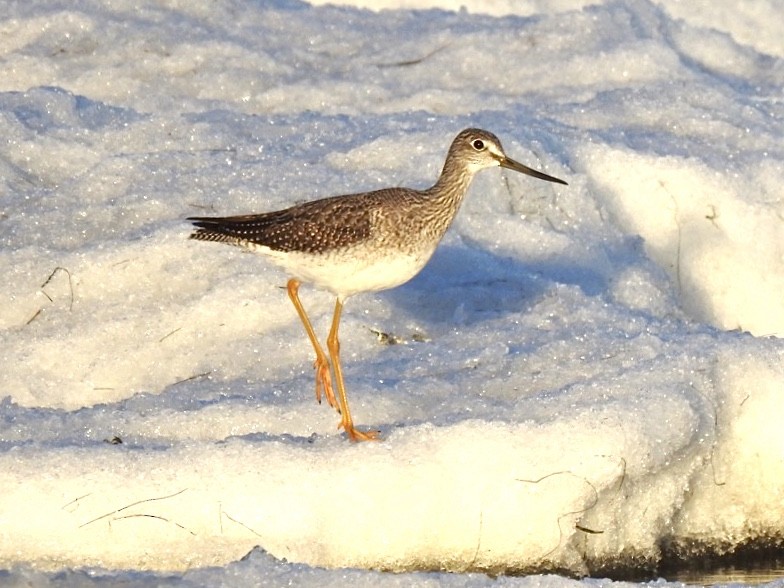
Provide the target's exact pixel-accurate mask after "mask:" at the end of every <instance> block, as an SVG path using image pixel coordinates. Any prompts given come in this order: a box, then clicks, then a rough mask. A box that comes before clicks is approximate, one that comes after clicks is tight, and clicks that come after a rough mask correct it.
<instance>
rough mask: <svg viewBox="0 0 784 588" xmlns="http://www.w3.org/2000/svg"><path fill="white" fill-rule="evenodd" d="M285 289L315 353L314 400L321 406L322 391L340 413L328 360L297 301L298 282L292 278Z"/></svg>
mask: <svg viewBox="0 0 784 588" xmlns="http://www.w3.org/2000/svg"><path fill="white" fill-rule="evenodd" d="M286 289H287V290H288V293H289V298H291V302H292V303H293V304H294V308H296V309H297V314H298V315H299V318H300V320H301V321H302V324H303V325H305V331H306V332H307V333H308V338H309V339H310V342H311V343H312V344H313V349H314V350H315V351H316V362H315V364H314V367H315V368H316V400H317V401H318V403H319V404H321V390H322V389H323V390H324V395H325V396H326V397H327V402H328V403H329V405H330V406H331V407H332V408H334V409H335V410H337V411H338V412H340V405H339V404H338V402H337V399H336V398H335V392H334V391H333V389H332V374H331V373H330V370H329V359H327V355H326V353H324V350H323V349H322V348H321V345H320V344H319V342H318V339H317V338H316V333H315V332H314V331H313V325H311V324H310V319H309V318H308V315H307V313H306V312H305V309H304V308H303V306H302V303H301V302H300V301H299V282H298V281H297V280H295V279H293V278H292V279H291V280H289V282H288V284H287V285H286Z"/></svg>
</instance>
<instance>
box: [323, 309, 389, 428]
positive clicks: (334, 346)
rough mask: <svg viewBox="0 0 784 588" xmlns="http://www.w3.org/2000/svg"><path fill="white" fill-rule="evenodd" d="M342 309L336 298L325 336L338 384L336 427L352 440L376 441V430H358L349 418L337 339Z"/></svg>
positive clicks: (349, 412) (349, 413)
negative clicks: (338, 418) (339, 419)
mask: <svg viewBox="0 0 784 588" xmlns="http://www.w3.org/2000/svg"><path fill="white" fill-rule="evenodd" d="M342 311H343V303H342V302H341V301H340V298H338V300H337V302H335V315H334V316H333V317H332V328H331V329H330V330H329V337H327V349H328V350H329V356H330V358H331V359H332V369H333V370H334V371H335V382H337V385H338V396H340V414H341V421H340V425H338V427H343V429H344V430H345V431H346V435H348V438H349V439H351V440H352V441H376V440H378V431H359V430H358V429H355V428H354V421H353V420H352V419H351V411H350V410H349V408H348V397H347V396H346V386H345V385H344V383H343V370H342V369H341V367H340V341H339V340H338V326H339V325H340V313H341V312H342Z"/></svg>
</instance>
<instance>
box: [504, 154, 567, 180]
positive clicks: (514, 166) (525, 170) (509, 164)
mask: <svg viewBox="0 0 784 588" xmlns="http://www.w3.org/2000/svg"><path fill="white" fill-rule="evenodd" d="M501 167H505V168H506V169H511V170H514V171H516V172H520V173H521V174H525V175H527V176H533V177H535V178H539V179H540V180H545V181H547V182H555V183H556V184H563V185H564V186H568V185H569V184H567V183H566V182H564V181H563V180H559V179H558V178H554V177H553V176H548V175H547V174H543V173H542V172H539V171H536V170H535V169H531V168H530V167H528V166H526V165H523V164H522V163H517V162H516V161H515V160H514V159H509V158H508V157H504V158H503V159H502V160H501Z"/></svg>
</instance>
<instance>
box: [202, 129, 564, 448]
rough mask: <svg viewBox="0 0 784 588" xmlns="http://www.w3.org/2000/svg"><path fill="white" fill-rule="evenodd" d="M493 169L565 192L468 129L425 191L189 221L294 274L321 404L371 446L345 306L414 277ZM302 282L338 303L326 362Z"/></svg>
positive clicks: (489, 137)
mask: <svg viewBox="0 0 784 588" xmlns="http://www.w3.org/2000/svg"><path fill="white" fill-rule="evenodd" d="M497 166H500V167H503V168H506V169H510V170H513V171H516V172H520V173H523V174H526V175H529V176H533V177H534V178H538V179H540V180H546V181H548V182H555V183H558V184H564V185H566V182H564V181H563V180H559V179H558V178H554V177H552V176H548V175H547V174H544V173H542V172H539V171H536V170H534V169H531V168H530V167H526V166H525V165H523V164H521V163H518V162H516V161H514V160H513V159H510V158H509V157H507V156H506V154H505V153H504V149H503V147H502V146H501V142H500V141H499V140H498V137H496V136H495V135H494V134H492V133H490V132H488V131H483V130H481V129H466V130H464V131H462V132H460V133H459V134H458V135H457V137H455V139H454V141H453V142H452V145H451V147H450V148H449V152H448V153H447V156H446V162H445V163H444V168H443V171H442V172H441V175H440V176H439V178H438V181H437V182H436V183H435V184H434V185H433V186H432V187H431V188H428V189H426V190H414V189H411V188H384V189H381V190H375V191H372V192H361V193H358V194H346V195H342V196H333V197H330V198H323V199H320V200H313V201H311V202H306V203H304V204H298V205H296V206H292V207H291V208H286V209H284V210H277V211H274V212H263V213H261V214H248V215H242V216H228V217H190V218H188V220H189V221H191V222H193V224H194V225H195V226H196V227H197V229H196V230H195V231H194V232H193V233H192V234H191V235H190V237H191V239H198V240H201V241H217V242H221V243H228V244H231V245H237V246H240V247H244V248H246V249H249V250H251V251H257V252H259V253H263V254H264V255H266V256H267V257H269V259H270V260H271V261H272V262H273V263H275V264H277V265H279V266H281V267H282V268H283V269H284V270H285V271H286V272H287V273H288V274H289V276H291V277H290V279H289V280H288V286H287V289H288V295H289V298H290V299H291V302H292V303H293V304H294V308H295V309H296V310H297V314H298V315H299V318H300V320H301V321H302V324H303V325H304V326H305V331H306V333H307V335H308V338H309V339H310V342H311V344H312V345H313V349H314V350H315V352H316V361H315V365H314V367H315V371H316V400H317V401H318V402H319V403H320V402H321V395H322V391H323V393H324V396H325V397H326V399H327V402H328V403H329V405H330V406H331V407H333V408H334V409H335V410H337V411H338V412H339V413H340V415H341V420H340V423H339V425H338V427H339V428H340V427H342V428H343V430H344V431H345V432H346V435H347V436H348V438H349V439H351V440H352V441H368V440H374V439H377V438H378V434H379V433H378V431H372V430H371V431H362V430H359V429H357V428H355V427H354V421H353V420H352V418H351V411H350V409H349V405H348V398H347V396H346V389H345V384H344V382H343V371H342V368H341V364H340V341H339V339H338V326H339V324H340V315H341V312H342V311H343V304H344V303H345V301H346V300H347V299H348V298H349V297H351V296H353V295H355V294H359V293H361V292H376V291H379V290H386V289H388V288H394V287H395V286H399V285H401V284H403V283H404V282H407V281H408V280H410V279H411V278H413V277H414V276H415V275H417V274H418V273H419V271H420V270H421V269H422V268H423V267H424V265H425V264H426V263H427V261H428V260H429V259H430V257H431V255H433V252H434V251H435V249H436V247H437V246H438V243H439V242H440V241H441V238H442V237H443V236H444V233H445V232H446V230H447V229H448V228H449V225H450V224H451V223H452V220H453V219H454V218H455V214H457V211H458V209H459V208H460V204H461V203H462V201H463V197H464V196H465V194H466V192H467V191H468V188H469V186H470V184H471V180H472V179H473V177H474V175H475V174H476V173H477V172H478V171H480V170H482V169H485V168H489V167H497ZM301 282H305V283H310V284H314V285H315V286H317V287H320V288H323V289H325V290H328V291H330V292H332V293H333V294H334V295H335V296H336V302H335V311H334V314H333V316H332V326H331V328H330V331H329V335H328V337H327V351H328V353H329V356H327V354H326V353H324V350H323V349H322V347H321V344H320V343H319V341H318V338H317V337H316V333H315V331H314V330H313V325H312V324H311V322H310V319H309V318H308V315H307V313H306V312H305V309H304V307H303V306H302V303H301V302H300V299H299V287H300V283H301ZM333 377H334V381H335V384H336V385H337V392H338V395H337V397H336V396H335V392H334V388H333V386H332V380H333Z"/></svg>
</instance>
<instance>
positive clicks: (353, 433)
mask: <svg viewBox="0 0 784 588" xmlns="http://www.w3.org/2000/svg"><path fill="white" fill-rule="evenodd" d="M340 427H343V428H344V429H345V430H346V435H347V436H348V438H349V439H350V440H351V441H354V442H357V441H380V440H381V438H380V437H379V434H380V433H381V431H360V430H359V429H355V428H354V425H352V424H348V425H347V424H346V423H343V422H341V423H340V424H339V425H338V428H340Z"/></svg>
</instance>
